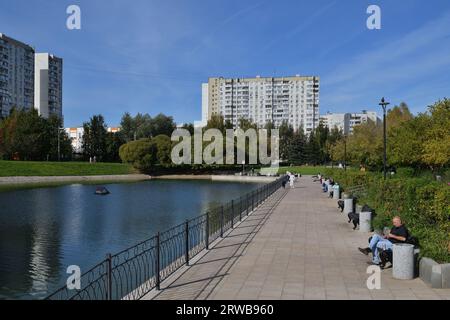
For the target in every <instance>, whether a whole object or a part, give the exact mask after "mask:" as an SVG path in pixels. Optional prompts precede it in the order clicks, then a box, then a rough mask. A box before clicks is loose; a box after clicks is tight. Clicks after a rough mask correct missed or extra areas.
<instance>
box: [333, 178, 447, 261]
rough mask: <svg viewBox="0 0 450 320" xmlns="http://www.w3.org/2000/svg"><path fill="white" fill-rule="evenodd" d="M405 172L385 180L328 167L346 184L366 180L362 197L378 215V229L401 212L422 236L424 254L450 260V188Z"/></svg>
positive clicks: (389, 224)
mask: <svg viewBox="0 0 450 320" xmlns="http://www.w3.org/2000/svg"><path fill="white" fill-rule="evenodd" d="M405 173H406V172H405ZM405 173H402V174H401V175H397V176H396V177H394V178H390V179H387V180H386V181H384V179H383V178H382V175H380V174H376V173H371V172H367V173H362V172H356V171H347V173H345V172H343V170H333V171H332V170H327V172H326V174H327V175H329V176H331V177H333V178H334V179H335V180H336V181H338V182H339V183H340V184H341V185H343V188H344V190H345V188H348V187H349V186H353V185H358V184H362V183H364V184H365V185H366V186H367V194H366V195H365V196H364V197H363V198H360V199H359V202H360V203H361V204H368V205H369V206H371V207H372V208H374V209H375V211H376V213H377V215H376V216H375V218H374V221H373V225H374V228H376V229H382V228H384V227H388V226H391V220H392V218H393V217H394V216H396V215H398V216H400V217H401V218H402V220H403V221H404V223H405V224H406V225H407V227H408V229H409V230H410V232H411V233H412V234H413V235H414V236H416V237H417V238H418V239H419V242H420V246H421V255H422V256H426V257H429V258H432V259H434V260H436V261H437V262H440V263H448V262H450V188H449V187H448V186H447V185H446V184H443V183H439V182H436V181H432V180H430V179H429V178H406V177H405Z"/></svg>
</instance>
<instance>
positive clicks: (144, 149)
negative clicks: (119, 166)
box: [119, 139, 156, 172]
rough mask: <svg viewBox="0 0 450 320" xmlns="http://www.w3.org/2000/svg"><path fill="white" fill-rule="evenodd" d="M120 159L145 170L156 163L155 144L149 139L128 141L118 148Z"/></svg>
mask: <svg viewBox="0 0 450 320" xmlns="http://www.w3.org/2000/svg"><path fill="white" fill-rule="evenodd" d="M119 156H120V159H122V161H123V162H124V163H129V164H131V165H132V166H133V167H134V168H135V169H138V170H139V171H141V172H145V171H148V170H150V169H151V167H152V166H153V165H154V164H155V163H156V144H155V143H153V142H152V141H151V140H150V139H141V140H138V141H132V142H128V143H127V144H124V145H122V146H121V147H120V149H119Z"/></svg>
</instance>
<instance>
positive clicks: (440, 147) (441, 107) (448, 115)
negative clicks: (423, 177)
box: [422, 99, 450, 171]
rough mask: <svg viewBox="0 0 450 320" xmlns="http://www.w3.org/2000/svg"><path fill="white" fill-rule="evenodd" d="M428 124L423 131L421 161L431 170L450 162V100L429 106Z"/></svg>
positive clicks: (438, 168)
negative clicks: (426, 128)
mask: <svg viewBox="0 0 450 320" xmlns="http://www.w3.org/2000/svg"><path fill="white" fill-rule="evenodd" d="M429 113H430V126H429V127H428V130H427V131H425V133H424V134H425V139H424V143H423V155H422V161H423V162H424V164H426V165H427V166H429V167H430V168H431V169H432V170H433V171H435V170H440V169H442V168H443V167H444V166H448V164H449V162H450V100H449V99H444V100H443V101H439V102H437V103H436V104H434V105H433V106H431V107H429Z"/></svg>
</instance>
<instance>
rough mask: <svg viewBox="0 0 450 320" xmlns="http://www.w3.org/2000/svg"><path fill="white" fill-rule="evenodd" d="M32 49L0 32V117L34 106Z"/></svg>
mask: <svg viewBox="0 0 450 320" xmlns="http://www.w3.org/2000/svg"><path fill="white" fill-rule="evenodd" d="M34 53H35V51H34V49H33V48H32V47H30V46H29V45H27V44H25V43H22V42H20V41H17V40H14V39H12V38H9V37H7V36H6V35H4V34H2V33H0V117H6V116H8V114H9V112H10V110H11V109H12V108H13V107H17V108H19V109H26V110H30V109H31V108H33V106H34Z"/></svg>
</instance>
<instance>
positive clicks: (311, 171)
mask: <svg viewBox="0 0 450 320" xmlns="http://www.w3.org/2000/svg"><path fill="white" fill-rule="evenodd" d="M325 169H326V167H325V166H317V167H312V166H300V167H280V169H279V170H278V173H279V174H285V173H286V171H289V172H291V173H300V174H302V175H316V174H318V173H319V172H320V173H323V172H324V171H325Z"/></svg>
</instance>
